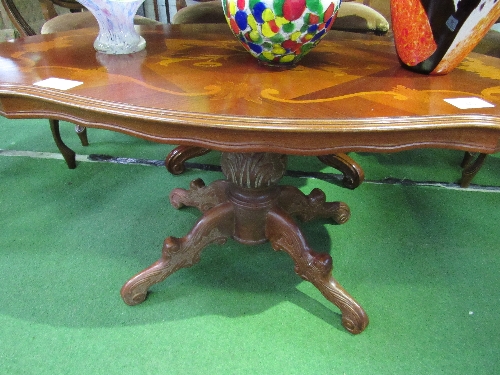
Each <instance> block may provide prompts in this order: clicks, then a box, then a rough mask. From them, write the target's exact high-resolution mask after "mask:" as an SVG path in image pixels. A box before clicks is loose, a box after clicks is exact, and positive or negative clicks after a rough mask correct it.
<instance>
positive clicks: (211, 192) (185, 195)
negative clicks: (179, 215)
mask: <svg viewBox="0 0 500 375" xmlns="http://www.w3.org/2000/svg"><path fill="white" fill-rule="evenodd" d="M227 185H228V183H227V181H222V180H220V181H215V182H213V183H211V184H210V185H208V186H206V185H205V183H204V182H203V180H202V179H201V178H198V179H196V180H194V181H191V184H190V186H189V190H186V189H181V188H177V189H174V190H172V192H171V193H170V203H171V204H172V206H174V207H175V208H177V209H179V208H181V207H184V206H186V207H196V208H197V209H198V210H200V211H201V212H205V211H207V210H209V209H211V208H212V207H215V206H217V205H219V204H220V203H222V202H224V201H226V200H227Z"/></svg>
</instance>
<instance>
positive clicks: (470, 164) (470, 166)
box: [460, 152, 488, 188]
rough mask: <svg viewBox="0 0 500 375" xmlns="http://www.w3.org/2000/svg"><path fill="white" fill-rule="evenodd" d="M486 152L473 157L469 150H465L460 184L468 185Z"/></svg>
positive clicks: (481, 163)
mask: <svg viewBox="0 0 500 375" xmlns="http://www.w3.org/2000/svg"><path fill="white" fill-rule="evenodd" d="M486 156H488V155H487V154H479V155H478V156H477V157H476V160H473V159H474V155H473V154H472V153H470V152H466V153H465V155H464V159H463V160H462V164H461V166H462V168H463V170H462V178H461V179H460V186H461V187H463V188H466V187H468V186H469V185H470V183H471V181H472V179H473V178H474V177H475V176H476V174H477V172H479V170H480V169H481V167H482V166H483V164H484V160H485V159H486Z"/></svg>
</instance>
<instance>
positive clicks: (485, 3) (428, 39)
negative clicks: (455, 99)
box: [391, 0, 500, 74]
mask: <svg viewBox="0 0 500 375" xmlns="http://www.w3.org/2000/svg"><path fill="white" fill-rule="evenodd" d="M391 17H392V28H393V32H394V41H395V44H396V51H397V54H398V57H399V59H400V62H401V64H402V65H403V66H404V67H405V68H408V69H410V70H413V71H416V72H419V73H427V74H447V73H449V72H450V71H452V70H453V69H454V68H455V67H456V66H457V65H458V64H460V62H461V61H462V60H463V59H464V58H465V56H467V54H468V53H469V52H470V51H472V49H474V47H475V46H476V45H477V44H478V43H479V42H480V41H481V39H482V38H483V36H484V35H485V34H486V33H487V32H488V30H489V29H490V28H491V27H492V26H493V24H494V23H495V21H496V20H497V19H498V18H499V17H500V0H391Z"/></svg>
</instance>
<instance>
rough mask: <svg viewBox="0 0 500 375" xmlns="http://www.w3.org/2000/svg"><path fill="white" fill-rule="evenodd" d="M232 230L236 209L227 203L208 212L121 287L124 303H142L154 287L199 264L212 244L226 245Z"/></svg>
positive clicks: (166, 245)
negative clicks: (208, 246) (149, 290)
mask: <svg viewBox="0 0 500 375" xmlns="http://www.w3.org/2000/svg"><path fill="white" fill-rule="evenodd" d="M232 228H233V207H232V205H231V204H229V203H225V204H221V205H219V206H217V207H215V208H213V209H212V210H209V211H208V212H206V213H205V214H204V215H203V216H202V217H201V219H200V220H198V222H197V223H196V225H195V226H194V227H193V229H192V230H191V231H190V232H189V233H188V234H187V235H186V236H184V237H182V238H175V237H168V238H167V239H165V242H164V245H163V251H162V256H161V258H160V259H159V260H158V261H156V262H155V263H153V264H152V265H151V266H150V267H148V268H146V269H145V270H143V271H142V272H140V273H138V274H137V275H135V276H134V277H132V278H131V279H130V280H129V281H127V283H125V285H124V286H123V287H122V289H121V292H120V293H121V296H122V298H123V300H124V301H125V303H126V304H127V305H131V306H133V305H137V304H139V303H141V302H143V301H144V300H145V299H146V296H147V292H148V289H149V288H150V287H151V286H152V285H154V284H157V283H159V282H161V281H163V280H165V279H166V278H167V277H168V276H170V275H171V274H172V273H174V272H176V271H177V270H179V269H181V268H185V267H191V266H192V265H193V264H196V263H198V262H199V260H200V254H201V252H202V251H203V249H204V248H205V247H206V246H207V245H209V244H211V243H218V244H223V243H225V242H226V240H227V238H228V237H230V236H231V235H232Z"/></svg>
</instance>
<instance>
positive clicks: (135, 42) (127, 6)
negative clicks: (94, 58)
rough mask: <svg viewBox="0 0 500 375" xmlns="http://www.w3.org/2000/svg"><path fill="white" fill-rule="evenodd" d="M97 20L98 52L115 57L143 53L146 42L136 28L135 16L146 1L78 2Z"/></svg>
mask: <svg viewBox="0 0 500 375" xmlns="http://www.w3.org/2000/svg"><path fill="white" fill-rule="evenodd" d="M76 1H78V2H79V3H80V4H82V5H83V6H84V7H85V8H87V9H88V10H89V11H90V12H91V13H92V14H93V15H94V17H95V18H96V19H97V23H98V24H99V34H98V35H97V38H96V40H95V42H94V48H95V49H96V51H98V52H102V53H108V54H113V55H119V54H128V53H134V52H139V51H142V50H143V49H144V48H146V41H145V40H144V38H143V37H142V36H140V35H139V34H138V33H137V31H136V30H135V28H134V16H135V14H136V13H137V10H138V9H139V7H140V6H141V4H142V3H143V2H144V0H76Z"/></svg>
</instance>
